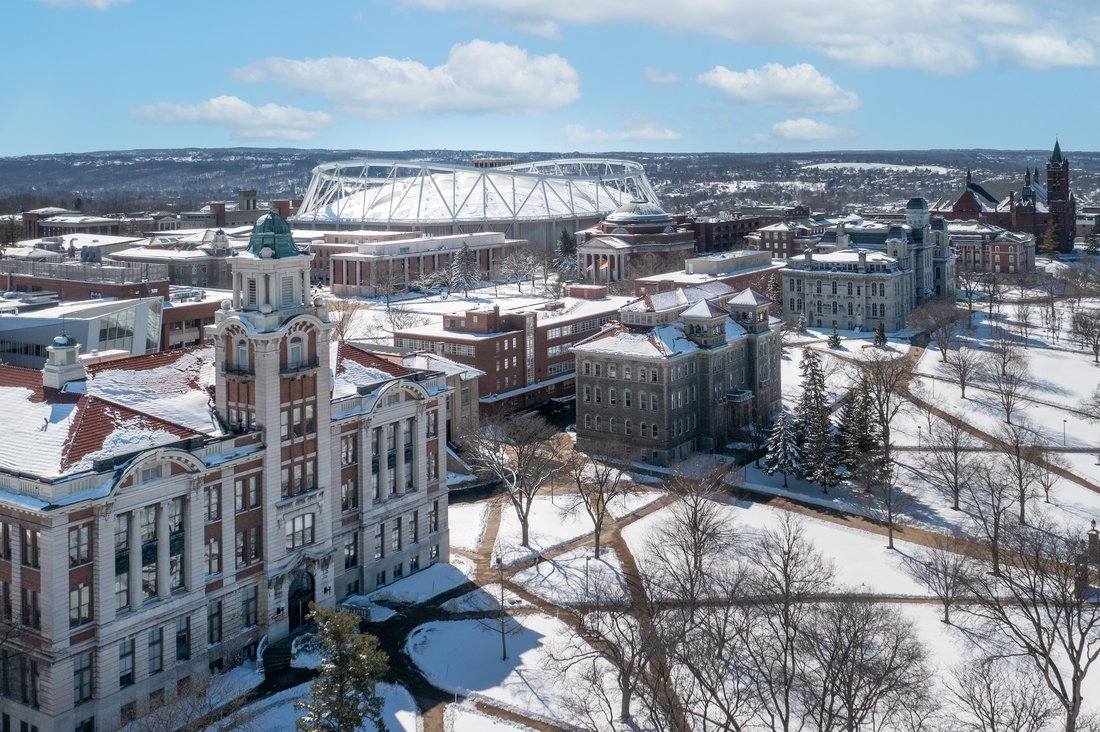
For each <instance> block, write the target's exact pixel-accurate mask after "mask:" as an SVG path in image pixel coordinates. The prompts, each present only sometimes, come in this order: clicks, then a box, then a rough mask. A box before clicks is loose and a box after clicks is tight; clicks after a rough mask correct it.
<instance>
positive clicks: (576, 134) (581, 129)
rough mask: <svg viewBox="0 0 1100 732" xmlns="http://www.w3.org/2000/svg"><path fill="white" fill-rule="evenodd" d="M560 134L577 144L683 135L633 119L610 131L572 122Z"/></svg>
mask: <svg viewBox="0 0 1100 732" xmlns="http://www.w3.org/2000/svg"><path fill="white" fill-rule="evenodd" d="M561 134H562V137H564V138H565V139H566V140H568V141H569V142H572V143H576V144H578V145H591V144H593V143H606V142H670V141H672V140H679V139H680V138H681V137H683V135H681V134H680V133H679V132H677V131H676V130H673V129H670V128H668V127H662V126H661V125H659V124H657V123H656V122H653V121H651V120H635V121H634V122H632V123H629V126H628V127H627V128H626V129H623V130H617V131H612V132H608V131H606V130H601V129H599V128H596V129H591V128H588V127H585V126H584V125H579V124H572V125H566V126H565V127H563V128H562V130H561Z"/></svg>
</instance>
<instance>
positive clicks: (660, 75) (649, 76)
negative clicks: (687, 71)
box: [642, 66, 680, 85]
mask: <svg viewBox="0 0 1100 732" xmlns="http://www.w3.org/2000/svg"><path fill="white" fill-rule="evenodd" d="M642 76H643V77H645V80H646V81H648V82H649V83H650V84H662V85H665V84H675V83H676V82H678V81H680V75H679V74H675V73H673V72H671V71H665V70H664V69H658V68H657V67H655V66H646V67H645V68H643V69H642Z"/></svg>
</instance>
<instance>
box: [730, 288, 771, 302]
mask: <svg viewBox="0 0 1100 732" xmlns="http://www.w3.org/2000/svg"><path fill="white" fill-rule="evenodd" d="M770 303H771V300H769V299H768V298H766V297H764V296H763V295H761V294H760V293H759V292H757V291H756V290H754V289H752V288H751V287H746V288H745V289H744V290H741V292H739V293H737V294H736V295H734V296H733V297H732V298H730V300H729V303H728V304H730V305H742V306H748V307H759V306H760V305H768V304H770Z"/></svg>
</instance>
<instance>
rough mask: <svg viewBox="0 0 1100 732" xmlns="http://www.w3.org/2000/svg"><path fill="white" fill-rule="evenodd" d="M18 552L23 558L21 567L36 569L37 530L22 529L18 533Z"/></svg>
mask: <svg viewBox="0 0 1100 732" xmlns="http://www.w3.org/2000/svg"><path fill="white" fill-rule="evenodd" d="M20 537H21V540H20V547H19V548H20V550H21V554H22V557H23V566H25V567H37V566H38V539H39V533H38V530H37V529H26V528H24V529H23V530H22V531H21V532H20Z"/></svg>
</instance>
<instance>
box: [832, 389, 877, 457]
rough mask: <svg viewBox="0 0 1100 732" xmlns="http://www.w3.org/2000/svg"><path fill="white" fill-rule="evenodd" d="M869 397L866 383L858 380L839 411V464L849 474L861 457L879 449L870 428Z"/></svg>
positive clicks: (872, 430)
mask: <svg viewBox="0 0 1100 732" xmlns="http://www.w3.org/2000/svg"><path fill="white" fill-rule="evenodd" d="M870 396H871V395H870V392H869V390H868V386H867V382H866V381H865V380H860V382H859V384H858V385H857V386H856V388H855V389H853V390H852V393H851V394H849V395H848V398H847V399H846V400H844V405H843V406H842V407H841V410H840V421H839V423H838V424H837V429H838V430H839V434H838V435H837V437H838V440H837V443H838V444H837V450H838V452H839V463H840V464H841V465H842V466H844V467H845V468H847V469H848V470H849V471H850V472H854V471H855V469H856V467H857V466H858V465H859V463H860V460H861V456H862V455H864V454H865V453H867V452H870V451H872V450H877V449H878V447H879V443H878V440H877V439H876V437H875V434H874V429H873V428H872V426H871V414H872V411H871V408H872V406H871V404H870V401H869V400H870Z"/></svg>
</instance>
